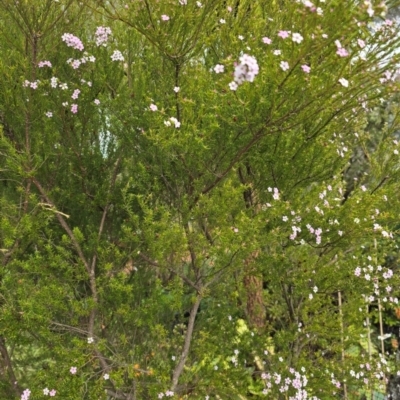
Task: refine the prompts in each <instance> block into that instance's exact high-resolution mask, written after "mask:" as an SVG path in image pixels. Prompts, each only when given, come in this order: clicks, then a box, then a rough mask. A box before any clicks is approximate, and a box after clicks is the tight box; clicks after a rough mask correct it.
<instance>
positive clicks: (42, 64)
mask: <svg viewBox="0 0 400 400" xmlns="http://www.w3.org/2000/svg"><path fill="white" fill-rule="evenodd" d="M38 67H39V68H43V67H49V68H51V67H52V65H51V62H50V61H40V62H39V64H38Z"/></svg>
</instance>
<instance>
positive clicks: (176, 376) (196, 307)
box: [171, 296, 201, 392]
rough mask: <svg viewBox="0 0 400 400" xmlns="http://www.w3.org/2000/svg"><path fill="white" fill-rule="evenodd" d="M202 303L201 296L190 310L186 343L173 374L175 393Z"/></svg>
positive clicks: (173, 389) (172, 386) (172, 387)
mask: <svg viewBox="0 0 400 400" xmlns="http://www.w3.org/2000/svg"><path fill="white" fill-rule="evenodd" d="M200 303H201V296H198V297H197V299H196V301H195V303H194V304H193V307H192V309H191V310H190V317H189V323H188V327H187V331H186V335H185V343H184V345H183V349H182V354H181V356H180V358H179V361H178V364H177V365H176V367H175V369H174V371H173V373H172V385H171V390H172V391H173V392H175V390H176V387H177V386H178V382H179V377H180V376H181V374H182V372H183V368H184V366H185V363H186V359H187V357H188V355H189V350H190V343H191V341H192V337H193V329H194V323H195V319H196V315H197V312H198V310H199V306H200Z"/></svg>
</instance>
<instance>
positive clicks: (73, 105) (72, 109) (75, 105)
mask: <svg viewBox="0 0 400 400" xmlns="http://www.w3.org/2000/svg"><path fill="white" fill-rule="evenodd" d="M71 112H72V113H73V114H76V113H77V112H78V104H72V105H71Z"/></svg>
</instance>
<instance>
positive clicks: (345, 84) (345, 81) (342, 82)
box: [339, 78, 349, 87]
mask: <svg viewBox="0 0 400 400" xmlns="http://www.w3.org/2000/svg"><path fill="white" fill-rule="evenodd" d="M339 83H340V84H341V85H342V86H344V87H349V81H348V80H347V79H344V78H340V79H339Z"/></svg>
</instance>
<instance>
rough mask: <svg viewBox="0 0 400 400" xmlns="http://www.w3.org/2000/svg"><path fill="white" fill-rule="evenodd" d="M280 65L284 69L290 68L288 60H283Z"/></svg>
mask: <svg viewBox="0 0 400 400" xmlns="http://www.w3.org/2000/svg"><path fill="white" fill-rule="evenodd" d="M279 66H280V67H281V69H282V71H287V70H288V69H289V63H288V62H287V61H281V62H280V64H279Z"/></svg>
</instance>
